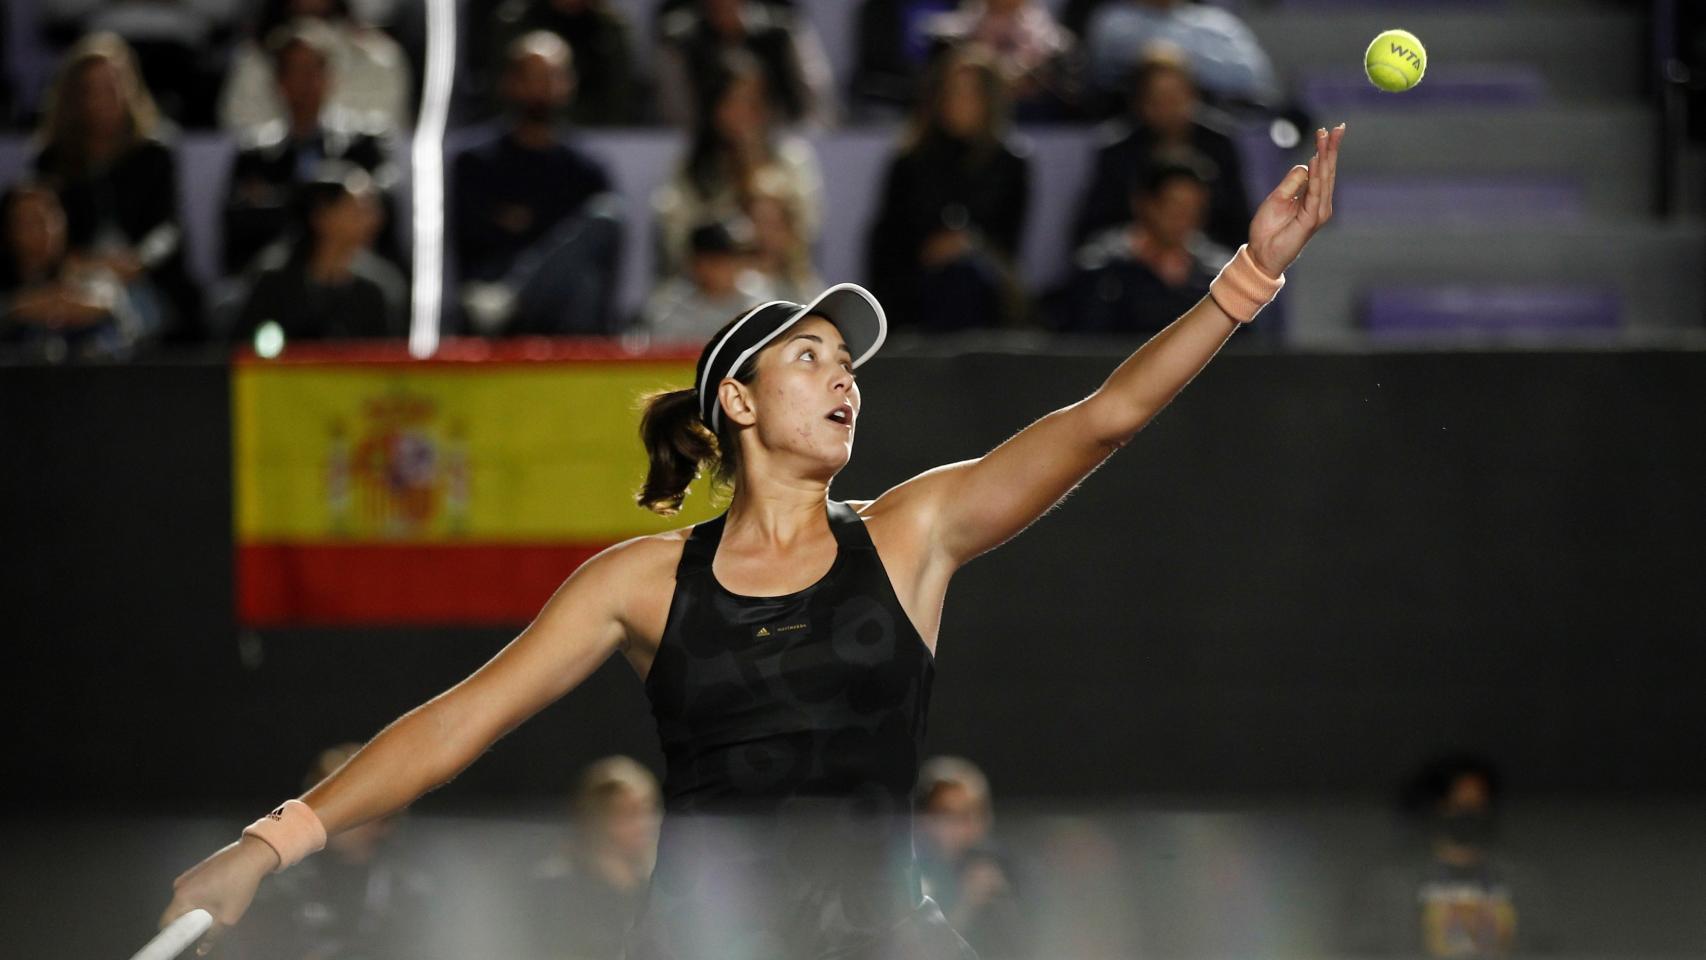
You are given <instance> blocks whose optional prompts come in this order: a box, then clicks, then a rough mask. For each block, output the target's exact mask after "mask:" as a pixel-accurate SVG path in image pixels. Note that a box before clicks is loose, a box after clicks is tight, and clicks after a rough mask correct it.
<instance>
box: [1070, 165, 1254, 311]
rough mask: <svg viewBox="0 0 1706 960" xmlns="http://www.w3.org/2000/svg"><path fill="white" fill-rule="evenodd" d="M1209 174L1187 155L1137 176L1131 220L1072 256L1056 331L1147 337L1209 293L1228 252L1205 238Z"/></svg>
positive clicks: (1107, 232) (1103, 234) (1096, 238)
mask: <svg viewBox="0 0 1706 960" xmlns="http://www.w3.org/2000/svg"><path fill="white" fill-rule="evenodd" d="M1207 177H1208V173H1207V170H1206V169H1205V166H1204V163H1203V161H1202V160H1201V158H1199V157H1195V156H1192V155H1189V154H1181V155H1177V156H1175V157H1172V158H1164V159H1161V160H1160V161H1159V162H1157V163H1155V164H1153V165H1152V166H1150V167H1148V168H1147V169H1144V170H1140V171H1139V173H1138V176H1137V177H1136V182H1135V183H1134V185H1133V195H1132V199H1131V200H1130V201H1129V202H1130V206H1129V207H1128V209H1130V210H1132V211H1133V212H1134V213H1135V214H1136V219H1135V220H1133V221H1132V222H1131V223H1129V224H1127V225H1125V226H1120V227H1114V228H1113V229H1111V230H1107V231H1105V232H1104V233H1102V234H1101V235H1100V236H1097V237H1095V238H1093V239H1092V240H1090V242H1089V243H1087V244H1085V245H1084V247H1083V248H1082V249H1080V250H1079V251H1078V255H1077V257H1076V258H1075V259H1076V262H1075V263H1074V266H1073V273H1072V279H1071V280H1070V281H1069V284H1070V286H1071V291H1072V295H1071V298H1070V301H1071V306H1070V307H1069V308H1068V312H1067V314H1066V315H1065V316H1063V317H1061V318H1059V326H1060V328H1061V329H1062V330H1068V331H1074V332H1081V333H1153V332H1155V331H1157V330H1160V329H1161V328H1162V327H1165V326H1166V325H1167V324H1169V323H1172V322H1173V321H1174V320H1176V319H1178V318H1179V316H1180V315H1181V314H1183V313H1184V312H1185V311H1187V310H1189V309H1190V308H1191V307H1194V306H1196V304H1197V301H1199V300H1201V299H1202V298H1203V297H1205V296H1207V295H1208V285H1209V282H1210V281H1212V280H1213V279H1214V278H1215V275H1216V274H1218V273H1219V272H1220V268H1221V267H1223V266H1225V265H1226V261H1227V260H1229V259H1231V257H1232V251H1230V250H1227V249H1225V248H1223V247H1218V246H1215V245H1214V244H1213V242H1211V241H1210V240H1209V239H1208V238H1207V237H1206V236H1204V234H1203V224H1204V222H1205V220H1206V218H1207V216H1208V203H1209V187H1208V179H1207Z"/></svg>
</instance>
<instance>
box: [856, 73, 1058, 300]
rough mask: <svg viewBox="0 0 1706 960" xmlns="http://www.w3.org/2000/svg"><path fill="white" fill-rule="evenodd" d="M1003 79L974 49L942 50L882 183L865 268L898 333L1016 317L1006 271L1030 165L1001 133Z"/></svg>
mask: <svg viewBox="0 0 1706 960" xmlns="http://www.w3.org/2000/svg"><path fill="white" fill-rule="evenodd" d="M1007 124H1008V111H1007V102H1006V91H1005V86H1004V84H1003V83H1002V81H1001V74H1000V71H998V70H997V69H996V67H995V64H994V63H993V62H992V61H991V60H990V59H989V57H988V56H987V55H986V54H984V53H982V52H981V51H980V50H979V48H977V47H976V46H965V47H958V48H954V49H951V50H948V51H946V52H945V53H943V54H942V55H941V56H940V57H939V58H938V59H937V61H936V63H935V64H934V65H933V66H932V69H931V72H930V75H929V78H928V80H927V82H926V85H925V93H924V97H923V99H922V100H920V102H919V104H918V108H917V110H916V112H915V114H914V117H913V121H912V123H911V126H910V128H909V129H908V131H907V133H906V135H905V137H904V139H903V141H902V143H901V149H900V152H899V153H898V154H897V155H896V156H895V158H894V159H893V160H892V161H890V163H889V167H888V171H887V174H886V175H885V177H884V179H883V187H882V193H881V198H880V200H879V201H878V210H877V216H876V221H875V223H874V224H873V225H872V229H871V232H870V236H869V243H868V247H867V261H866V262H867V272H868V274H869V276H870V278H871V285H872V287H873V291H874V292H875V293H876V294H877V296H878V298H879V299H881V300H882V302H883V304H884V306H885V308H886V309H887V311H888V316H889V320H890V322H891V323H894V324H895V325H896V326H897V327H900V328H907V327H910V328H914V329H919V330H927V331H930V330H949V329H955V328H961V327H992V326H1000V325H1003V324H1007V323H1011V322H1014V321H1016V320H1017V319H1019V318H1020V314H1021V304H1022V301H1021V298H1020V296H1019V293H1018V285H1017V281H1016V279H1015V268H1014V264H1015V262H1016V260H1017V257H1018V253H1019V239H1020V237H1021V236H1022V235H1023V229H1024V221H1025V210H1026V207H1027V205H1028V202H1029V197H1030V162H1029V159H1028V158H1027V156H1026V153H1025V151H1024V149H1023V147H1022V146H1021V145H1020V144H1019V143H1017V142H1015V141H1014V140H1012V139H1011V138H1010V137H1009V135H1008V133H1007Z"/></svg>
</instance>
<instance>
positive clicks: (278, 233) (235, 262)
mask: <svg viewBox="0 0 1706 960" xmlns="http://www.w3.org/2000/svg"><path fill="white" fill-rule="evenodd" d="M326 161H342V162H344V163H350V164H354V165H355V166H358V167H360V168H362V169H363V170H366V171H367V172H368V173H370V174H372V175H373V178H374V180H375V181H376V182H378V183H379V184H380V185H381V186H382V187H383V186H385V185H387V183H388V181H389V179H390V173H389V169H388V168H389V166H390V162H391V148H390V145H389V144H388V143H387V142H386V141H385V139H384V138H383V137H381V136H378V135H376V134H372V133H366V132H357V131H349V130H340V129H335V128H333V129H328V128H322V129H321V130H320V131H319V133H318V134H316V135H315V136H314V137H313V138H311V139H308V140H291V139H290V138H289V137H288V136H286V135H285V131H284V130H283V128H282V127H279V126H275V127H272V128H270V129H266V130H263V131H262V132H261V134H260V136H259V137H258V138H257V139H256V140H255V142H253V143H252V144H250V145H249V146H247V147H244V148H243V149H241V150H239V151H238V152H237V158H236V160H234V161H233V162H232V165H231V182H230V185H229V186H228V187H227V193H226V201H225V273H227V274H236V273H241V272H243V271H244V270H245V269H247V268H248V266H249V262H250V261H251V260H253V259H254V258H255V255H256V254H258V253H260V252H261V251H262V250H264V249H265V248H266V247H268V246H269V245H271V244H273V243H275V242H277V241H278V240H280V239H281V238H283V237H284V236H285V235H286V234H288V233H289V232H290V229H291V226H292V225H293V224H294V223H295V208H294V203H295V200H296V188H297V186H298V185H299V184H302V183H306V182H307V181H309V180H312V179H314V176H315V173H316V171H317V169H318V168H319V167H320V165H321V164H323V163H325V162H326ZM395 212H396V205H395V203H394V202H393V199H392V198H391V196H390V195H389V193H386V194H385V214H386V216H385V228H384V231H383V232H382V233H381V234H380V238H379V242H378V244H377V246H378V249H379V250H380V251H381V252H382V253H384V254H385V255H386V256H387V257H389V258H391V259H393V260H396V261H398V262H401V259H402V251H401V249H400V248H399V246H398V240H397V228H396V217H395Z"/></svg>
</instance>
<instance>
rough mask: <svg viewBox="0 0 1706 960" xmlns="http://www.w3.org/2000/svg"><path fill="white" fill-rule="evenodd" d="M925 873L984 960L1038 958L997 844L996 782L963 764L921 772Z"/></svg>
mask: <svg viewBox="0 0 1706 960" xmlns="http://www.w3.org/2000/svg"><path fill="white" fill-rule="evenodd" d="M918 813H919V827H920V828H921V829H920V830H919V834H918V841H919V842H918V866H919V871H920V872H921V873H922V875H923V880H924V893H925V895H926V896H928V897H930V898H931V899H933V900H935V901H936V903H937V905H939V906H940V907H941V908H942V913H943V914H944V915H945V916H946V917H947V918H948V923H949V925H951V926H952V927H953V928H954V929H955V930H957V931H959V933H960V936H962V937H965V938H966V941H967V942H968V943H970V944H971V945H972V946H973V947H975V948H976V949H977V951H978V954H979V955H981V956H984V957H989V958H992V960H994V958H1001V957H1030V956H1033V953H1032V951H1031V950H1030V943H1029V941H1030V937H1029V930H1028V927H1029V924H1028V923H1027V918H1026V916H1025V912H1024V910H1023V905H1022V903H1021V901H1020V899H1019V889H1018V884H1017V882H1016V877H1015V875H1014V870H1013V867H1012V865H1011V864H1010V863H1009V862H1008V859H1007V857H1006V855H1005V854H1004V853H1003V852H1002V851H1001V849H1000V847H999V846H997V845H996V844H995V842H994V840H993V837H992V836H991V830H992V828H993V827H994V824H995V811H994V804H993V802H992V799H991V797H990V793H989V780H988V779H987V778H986V777H984V775H983V771H981V770H979V769H978V768H977V766H976V765H975V764H973V763H971V762H970V761H968V760H963V759H961V758H959V757H933V758H931V759H930V760H927V761H925V762H924V765H923V766H922V767H920V768H919V772H918Z"/></svg>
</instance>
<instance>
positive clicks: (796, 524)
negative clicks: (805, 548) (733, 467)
mask: <svg viewBox="0 0 1706 960" xmlns="http://www.w3.org/2000/svg"><path fill="white" fill-rule="evenodd" d="M754 472H755V473H756V471H754ZM828 497H829V487H828V485H827V484H825V483H822V482H819V481H815V480H808V479H804V478H799V477H794V478H781V479H778V478H775V477H764V478H754V477H752V476H748V477H743V478H742V480H741V482H740V483H739V484H738V485H737V486H736V488H735V495H734V499H733V500H732V501H730V503H729V519H728V523H727V527H726V528H725V534H724V536H725V537H734V538H739V539H743V540H754V541H758V542H761V543H768V544H773V545H775V546H778V547H784V548H785V547H787V546H788V545H790V544H793V543H798V542H800V540H802V539H804V538H809V537H812V536H815V535H817V534H818V533H819V532H821V531H822V530H823V529H824V524H825V520H824V516H825V514H824V502H825V501H826V500H827V499H828Z"/></svg>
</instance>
